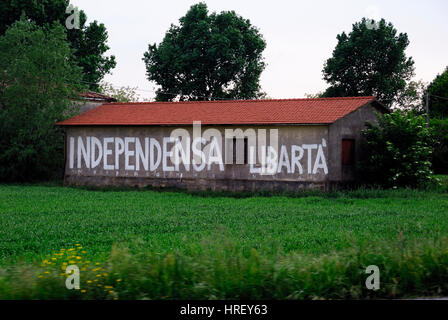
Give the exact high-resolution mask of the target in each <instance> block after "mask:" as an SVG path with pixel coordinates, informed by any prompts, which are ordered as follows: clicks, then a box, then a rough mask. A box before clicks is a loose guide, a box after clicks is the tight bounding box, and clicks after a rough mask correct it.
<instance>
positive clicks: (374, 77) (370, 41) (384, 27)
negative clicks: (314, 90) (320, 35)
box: [323, 18, 414, 106]
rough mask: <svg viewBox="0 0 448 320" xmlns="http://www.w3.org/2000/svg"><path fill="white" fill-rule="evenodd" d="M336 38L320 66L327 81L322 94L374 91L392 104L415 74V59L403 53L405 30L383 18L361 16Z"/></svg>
mask: <svg viewBox="0 0 448 320" xmlns="http://www.w3.org/2000/svg"><path fill="white" fill-rule="evenodd" d="M337 40H338V43H337V45H336V48H335V49H334V51H333V56H332V57H331V58H330V59H328V60H327V61H326V63H325V66H324V69H323V75H324V79H325V80H326V81H327V82H328V83H329V84H330V87H329V88H328V89H327V91H326V92H325V93H324V96H370V95H374V96H376V97H377V98H378V99H379V100H381V101H382V102H383V103H384V104H386V105H389V106H390V105H392V104H393V103H394V102H395V101H396V99H397V97H398V95H399V94H400V92H402V91H403V90H404V89H405V87H406V82H407V81H409V80H410V79H411V78H412V76H413V75H414V61H413V59H412V58H411V57H406V54H405V50H406V48H407V46H408V45H409V40H408V36H407V34H406V33H399V34H397V30H396V29H395V28H394V26H393V25H392V24H391V23H386V21H385V20H384V19H382V20H381V21H379V22H376V23H375V22H372V21H369V20H367V19H365V18H363V19H362V20H361V21H360V22H357V23H355V24H353V29H352V31H351V32H350V33H349V34H346V33H345V32H342V33H341V34H339V35H338V36H337Z"/></svg>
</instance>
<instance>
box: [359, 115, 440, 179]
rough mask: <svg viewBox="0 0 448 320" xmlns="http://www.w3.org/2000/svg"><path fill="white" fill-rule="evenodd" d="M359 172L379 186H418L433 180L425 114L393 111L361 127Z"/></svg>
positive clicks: (428, 133) (430, 149)
mask: <svg viewBox="0 0 448 320" xmlns="http://www.w3.org/2000/svg"><path fill="white" fill-rule="evenodd" d="M362 135H363V138H364V139H363V140H364V141H363V143H362V155H363V156H362V159H361V161H360V166H359V171H360V176H361V177H362V178H363V179H364V182H365V183H367V184H373V185H379V186H382V187H421V186H424V185H427V184H428V183H429V182H432V181H433V179H434V178H433V176H432V171H431V158H432V146H431V141H432V140H431V135H430V130H429V129H428V127H427V125H426V123H425V118H424V117H423V116H416V115H414V114H412V113H405V112H403V111H400V110H398V111H395V112H393V113H390V114H385V115H379V116H378V125H374V124H372V123H367V128H366V129H365V130H364V131H363V133H362Z"/></svg>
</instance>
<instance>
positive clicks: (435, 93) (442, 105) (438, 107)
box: [428, 67, 448, 118]
mask: <svg viewBox="0 0 448 320" xmlns="http://www.w3.org/2000/svg"><path fill="white" fill-rule="evenodd" d="M428 93H429V115H430V116H431V117H432V118H448V67H446V69H445V71H444V72H443V73H442V74H439V75H437V77H436V78H435V79H434V80H433V81H432V82H431V83H430V84H429V86H428Z"/></svg>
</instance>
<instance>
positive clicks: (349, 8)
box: [71, 0, 448, 99]
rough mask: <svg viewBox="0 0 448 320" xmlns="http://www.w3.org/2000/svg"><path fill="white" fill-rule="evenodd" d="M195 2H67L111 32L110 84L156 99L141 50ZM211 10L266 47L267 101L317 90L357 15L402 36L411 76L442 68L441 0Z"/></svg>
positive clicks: (445, 12)
mask: <svg viewBox="0 0 448 320" xmlns="http://www.w3.org/2000/svg"><path fill="white" fill-rule="evenodd" d="M198 2H199V0H195V1H193V0H157V1H151V0H147V1H145V0H126V1H123V0H71V3H73V4H74V5H75V6H78V7H79V8H80V9H82V10H84V11H85V13H86V14H87V16H88V21H93V20H98V21H99V22H102V23H104V24H105V25H106V27H107V30H108V32H109V46H110V47H111V49H110V51H109V52H108V53H107V54H108V55H110V54H113V55H115V56H116V59H117V67H116V68H115V69H114V70H113V73H112V75H107V76H106V78H105V80H106V81H108V82H110V83H112V84H113V85H115V86H132V87H138V88H139V89H140V90H142V91H138V93H139V94H140V95H141V96H142V97H143V98H146V99H148V98H152V97H154V93H153V91H154V88H155V87H156V85H155V84H154V83H150V82H149V81H148V80H147V79H146V75H145V65H144V63H143V61H142V57H143V53H144V52H145V51H146V50H147V46H148V44H149V43H159V42H160V41H161V40H162V39H163V36H164V34H165V32H166V31H167V30H168V28H169V26H170V24H172V23H174V24H178V20H179V18H180V17H182V16H183V15H184V14H185V13H186V12H187V11H188V9H189V7H190V6H191V5H192V4H195V3H198ZM203 2H206V3H207V6H208V8H209V11H217V12H220V11H223V10H234V11H235V12H236V13H238V14H239V15H241V16H243V17H244V18H246V19H249V20H250V21H251V23H252V24H253V25H254V26H256V27H257V28H258V29H259V30H260V32H261V34H262V35H263V36H264V38H265V39H266V42H267V47H266V49H265V51H264V57H265V61H266V63H267V67H266V69H265V71H264V72H263V73H262V76H261V85H262V89H263V91H265V92H266V93H267V94H268V96H269V97H271V98H300V97H303V96H304V95H305V93H316V92H319V91H323V90H324V89H325V88H326V87H327V84H326V83H325V81H323V80H322V68H323V64H324V61H325V60H326V59H328V58H329V57H330V56H331V54H332V51H333V49H334V47H335V45H336V35H337V34H339V33H341V32H342V31H346V32H349V31H350V30H351V26H352V24H353V23H354V22H357V21H359V20H360V19H361V18H362V17H364V16H365V17H369V18H385V19H386V21H390V22H392V23H393V24H394V26H395V28H396V29H397V30H398V31H399V32H406V33H407V34H408V36H409V40H410V45H409V47H408V50H407V54H408V56H412V57H413V58H414V60H415V67H416V76H415V79H416V80H418V79H423V80H424V81H426V82H429V81H431V80H432V79H433V78H434V77H435V76H436V75H437V74H438V73H441V72H442V71H443V70H444V68H445V67H446V66H447V65H448V1H446V0H426V1H424V0H378V1H364V0H344V1H343V0H341V1H330V0H310V1H292V0H290V1H287V0H275V1H273V0H270V1H266V0H225V1H218V0H205V1H203Z"/></svg>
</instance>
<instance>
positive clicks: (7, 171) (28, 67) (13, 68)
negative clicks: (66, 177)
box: [0, 20, 83, 181]
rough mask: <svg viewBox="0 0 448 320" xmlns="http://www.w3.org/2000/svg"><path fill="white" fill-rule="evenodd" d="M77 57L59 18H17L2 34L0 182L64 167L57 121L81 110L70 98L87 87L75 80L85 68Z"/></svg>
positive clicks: (35, 176)
mask: <svg viewBox="0 0 448 320" xmlns="http://www.w3.org/2000/svg"><path fill="white" fill-rule="evenodd" d="M74 61H75V60H74V59H73V53H72V49H71V48H70V47H69V45H68V42H67V39H66V31H65V28H63V27H62V26H61V25H60V24H58V23H55V24H54V25H53V26H52V27H49V28H41V27H38V26H36V24H34V23H33V22H29V21H26V20H19V21H17V22H15V23H13V25H12V26H11V27H10V28H9V29H8V30H7V31H6V32H5V34H4V35H3V36H0V70H2V72H0V84H1V85H0V146H1V150H0V181H25V180H33V179H47V178H50V177H52V176H54V174H55V173H57V172H58V170H61V169H62V168H63V163H64V161H63V160H64V140H63V134H62V132H61V130H60V129H59V128H57V127H55V125H54V123H55V122H56V121H59V120H63V119H64V118H66V117H69V116H70V115H71V114H72V113H74V112H76V111H77V110H75V109H74V105H72V103H71V102H70V98H72V97H73V96H74V94H76V93H77V92H79V90H82V89H83V88H81V87H79V86H78V85H73V84H76V83H79V82H80V80H81V77H82V73H81V71H82V70H81V68H80V67H78V66H77V65H76V64H75V62H74ZM71 107H72V108H71ZM70 111H72V112H70Z"/></svg>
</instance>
